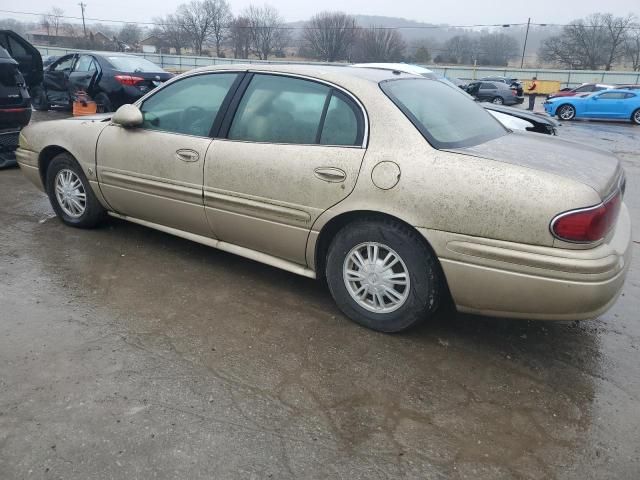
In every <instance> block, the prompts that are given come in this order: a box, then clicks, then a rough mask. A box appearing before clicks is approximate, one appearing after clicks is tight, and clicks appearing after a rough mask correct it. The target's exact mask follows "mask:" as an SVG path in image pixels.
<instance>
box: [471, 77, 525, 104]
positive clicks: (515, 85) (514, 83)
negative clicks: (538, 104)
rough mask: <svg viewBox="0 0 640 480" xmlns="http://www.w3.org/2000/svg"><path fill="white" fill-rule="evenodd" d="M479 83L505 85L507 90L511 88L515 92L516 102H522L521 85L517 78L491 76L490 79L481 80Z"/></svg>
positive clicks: (522, 92)
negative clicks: (507, 87)
mask: <svg viewBox="0 0 640 480" xmlns="http://www.w3.org/2000/svg"><path fill="white" fill-rule="evenodd" d="M480 81H481V82H500V83H504V84H505V85H508V86H509V88H511V89H512V90H514V91H515V92H516V97H518V100H520V103H522V102H523V101H524V91H523V88H522V83H521V82H520V80H518V79H517V78H511V77H499V76H492V77H484V78H481V79H480Z"/></svg>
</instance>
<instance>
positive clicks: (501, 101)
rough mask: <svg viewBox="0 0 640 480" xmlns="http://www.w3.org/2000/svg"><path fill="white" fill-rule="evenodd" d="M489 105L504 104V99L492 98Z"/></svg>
mask: <svg viewBox="0 0 640 480" xmlns="http://www.w3.org/2000/svg"><path fill="white" fill-rule="evenodd" d="M491 103H495V104H496V105H502V104H503V103H504V98H502V97H493V100H491Z"/></svg>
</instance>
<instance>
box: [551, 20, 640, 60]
mask: <svg viewBox="0 0 640 480" xmlns="http://www.w3.org/2000/svg"><path fill="white" fill-rule="evenodd" d="M632 22H633V17H632V16H628V17H614V16H613V15H611V14H608V13H607V14H602V13H594V14H593V15H589V16H588V17H586V18H584V19H580V20H575V21H573V22H571V23H570V24H569V25H567V26H565V27H564V28H563V29H562V33H561V34H560V35H556V36H553V37H550V38H548V39H547V40H545V41H544V42H543V44H542V47H541V49H540V57H541V58H542V59H543V60H545V61H548V62H553V63H557V64H561V65H563V66H568V67H570V68H577V69H590V70H596V69H598V68H600V67H604V68H605V70H610V69H611V67H612V66H613V64H614V63H615V62H616V61H618V60H619V59H620V58H621V56H622V55H623V52H624V49H623V47H624V45H625V39H626V37H627V33H628V30H629V27H630V26H631V24H632Z"/></svg>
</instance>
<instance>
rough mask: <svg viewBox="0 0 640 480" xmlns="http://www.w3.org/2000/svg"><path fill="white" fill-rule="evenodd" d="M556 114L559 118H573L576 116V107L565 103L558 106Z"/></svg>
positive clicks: (567, 119)
mask: <svg viewBox="0 0 640 480" xmlns="http://www.w3.org/2000/svg"><path fill="white" fill-rule="evenodd" d="M556 115H557V116H558V118H559V119H560V120H566V121H569V120H573V119H574V118H576V108H575V107H574V106H573V105H569V104H568V103H565V104H563V105H560V106H559V107H558V109H557V110H556Z"/></svg>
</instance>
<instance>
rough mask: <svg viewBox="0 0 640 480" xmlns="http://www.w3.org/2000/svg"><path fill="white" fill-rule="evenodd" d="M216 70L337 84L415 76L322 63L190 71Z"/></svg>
mask: <svg viewBox="0 0 640 480" xmlns="http://www.w3.org/2000/svg"><path fill="white" fill-rule="evenodd" d="M218 70H232V71H251V72H274V73H290V74H295V75H301V76H306V77H312V78H317V79H319V80H326V81H329V82H335V83H337V84H340V83H343V82H353V81H354V80H356V81H360V82H366V83H376V84H377V83H379V82H382V81H384V80H393V79H398V78H416V75H414V74H410V73H406V72H400V71H397V70H387V69H382V68H369V67H367V68H364V67H354V66H351V65H344V66H343V65H323V64H228V65H214V66H208V67H201V68H197V69H195V70H191V72H207V71H212V72H214V71H218ZM422 78H424V77H422ZM425 80H426V79H425Z"/></svg>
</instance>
